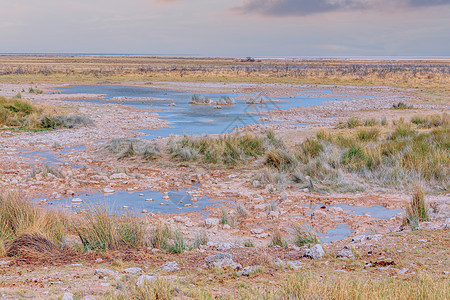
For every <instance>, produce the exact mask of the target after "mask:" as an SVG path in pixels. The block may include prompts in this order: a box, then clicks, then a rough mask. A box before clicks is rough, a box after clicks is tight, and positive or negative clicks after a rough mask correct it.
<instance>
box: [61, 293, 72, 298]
mask: <svg viewBox="0 0 450 300" xmlns="http://www.w3.org/2000/svg"><path fill="white" fill-rule="evenodd" d="M72 299H73V294H72V293H64V295H63V296H62V298H61V300H72Z"/></svg>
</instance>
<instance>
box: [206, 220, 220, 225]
mask: <svg viewBox="0 0 450 300" xmlns="http://www.w3.org/2000/svg"><path fill="white" fill-rule="evenodd" d="M219 222H220V220H219V219H218V218H207V219H206V220H205V226H206V227H213V226H217V225H219Z"/></svg>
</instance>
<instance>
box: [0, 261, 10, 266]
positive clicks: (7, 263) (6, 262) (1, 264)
mask: <svg viewBox="0 0 450 300" xmlns="http://www.w3.org/2000/svg"><path fill="white" fill-rule="evenodd" d="M10 263H11V261H9V260H0V267H5V268H7V267H9V264H10Z"/></svg>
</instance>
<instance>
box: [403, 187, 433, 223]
mask: <svg viewBox="0 0 450 300" xmlns="http://www.w3.org/2000/svg"><path fill="white" fill-rule="evenodd" d="M428 210H429V209H428V206H427V204H426V203H425V198H424V196H423V191H422V187H421V186H420V184H416V185H415V187H414V193H413V196H412V200H411V203H410V205H409V206H408V208H407V209H406V220H407V223H408V224H410V225H411V228H412V229H416V228H417V227H418V225H419V222H426V221H429V220H430V218H429V217H428Z"/></svg>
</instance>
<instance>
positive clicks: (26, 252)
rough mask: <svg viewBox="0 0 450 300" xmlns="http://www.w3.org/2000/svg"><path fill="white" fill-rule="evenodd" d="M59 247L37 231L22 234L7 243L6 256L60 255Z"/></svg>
mask: <svg viewBox="0 0 450 300" xmlns="http://www.w3.org/2000/svg"><path fill="white" fill-rule="evenodd" d="M61 253H62V252H61V249H60V248H59V247H58V246H57V245H56V244H55V243H53V242H51V241H49V240H48V239H46V238H45V237H43V236H42V235H39V234H37V233H31V234H22V235H19V236H18V237H16V238H15V239H14V240H13V241H12V242H10V243H8V244H7V248H6V254H7V255H8V256H20V257H27V258H42V257H47V258H50V257H54V256H60V255H61Z"/></svg>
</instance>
